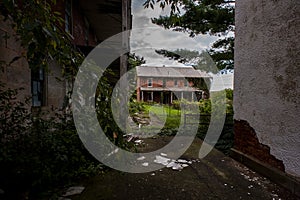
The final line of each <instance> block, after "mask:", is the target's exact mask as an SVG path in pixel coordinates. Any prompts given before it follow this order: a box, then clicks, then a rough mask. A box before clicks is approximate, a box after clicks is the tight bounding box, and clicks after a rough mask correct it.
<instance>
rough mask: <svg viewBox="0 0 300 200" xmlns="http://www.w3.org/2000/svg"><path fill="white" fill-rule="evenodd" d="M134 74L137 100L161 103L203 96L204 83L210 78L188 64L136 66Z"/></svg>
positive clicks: (196, 98)
mask: <svg viewBox="0 0 300 200" xmlns="http://www.w3.org/2000/svg"><path fill="white" fill-rule="evenodd" d="M136 76H137V101H144V102H156V103H163V104H172V102H173V101H174V100H181V99H186V100H189V101H196V100H200V99H201V98H205V90H204V88H205V86H204V85H205V82H207V81H209V80H210V78H211V77H210V76H209V75H208V74H207V73H204V72H201V71H199V70H195V69H194V68H193V67H190V66H187V67H165V66H163V67H157V66H138V67H137V68H136ZM205 79H206V80H205ZM196 82H197V83H198V87H196ZM199 86H200V87H199ZM201 87H203V90H202V89H201Z"/></svg>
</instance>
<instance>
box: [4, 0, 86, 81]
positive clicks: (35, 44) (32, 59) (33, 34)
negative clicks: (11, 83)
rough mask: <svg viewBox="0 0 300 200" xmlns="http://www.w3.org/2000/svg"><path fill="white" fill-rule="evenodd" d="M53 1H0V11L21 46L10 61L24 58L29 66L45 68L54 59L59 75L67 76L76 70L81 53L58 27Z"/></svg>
mask: <svg viewBox="0 0 300 200" xmlns="http://www.w3.org/2000/svg"><path fill="white" fill-rule="evenodd" d="M55 4H56V0H49V1H41V0H26V1H13V0H3V1H2V3H0V14H1V15H3V16H4V21H6V22H8V23H10V25H11V26H12V28H13V29H14V30H15V32H16V35H17V36H18V38H19V39H20V42H21V45H22V47H23V48H24V51H23V52H22V53H21V55H18V56H17V57H15V58H14V59H13V60H12V62H14V61H16V60H18V59H19V58H22V57H24V58H25V59H26V60H27V61H28V63H29V67H30V68H31V69H33V68H38V67H43V68H45V69H48V63H49V61H50V60H55V61H56V62H57V63H58V64H59V65H60V66H61V69H62V74H63V75H64V76H65V77H66V78H70V77H71V76H72V75H74V74H75V73H76V70H77V66H79V65H80V64H81V62H82V60H83V55H82V54H81V53H80V52H79V51H78V50H77V49H76V47H75V46H73V45H72V42H71V38H70V36H69V35H68V33H66V32H65V31H64V30H63V29H62V27H63V22H64V21H63V19H62V17H61V14H60V13H59V12H56V11H54V10H53V9H52V8H53V5H55Z"/></svg>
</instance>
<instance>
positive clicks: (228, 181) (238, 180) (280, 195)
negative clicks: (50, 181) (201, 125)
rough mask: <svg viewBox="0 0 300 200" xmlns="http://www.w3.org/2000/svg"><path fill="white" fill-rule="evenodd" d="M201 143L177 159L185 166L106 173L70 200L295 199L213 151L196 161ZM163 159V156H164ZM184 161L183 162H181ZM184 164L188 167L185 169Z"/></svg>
mask: <svg viewBox="0 0 300 200" xmlns="http://www.w3.org/2000/svg"><path fill="white" fill-rule="evenodd" d="M171 139H172V138H171V137H167V136H165V137H159V138H151V139H145V140H144V144H143V145H141V146H140V151H142V152H149V151H151V150H155V149H158V148H160V147H162V146H164V145H165V144H167V143H168V142H169V141H170V140H171ZM201 143H202V141H201V140H199V139H195V141H194V143H193V144H192V145H191V147H190V148H189V150H188V151H187V152H186V153H185V154H184V155H183V156H182V157H181V159H182V160H181V161H182V162H185V161H187V162H186V165H184V166H186V167H184V168H183V169H181V170H174V169H172V167H171V168H163V169H162V170H158V171H155V172H151V173H144V174H129V173H122V172H118V171H115V170H110V171H108V172H107V173H104V174H103V175H99V176H97V177H94V178H92V179H89V180H87V181H86V182H83V183H81V186H83V187H85V189H84V191H83V192H82V193H81V194H80V195H75V196H70V197H65V198H69V199H74V200H101V199H105V200H106V199H124V200H127V199H128V200H129V199H130V200H131V199H132V200H134V199H139V200H142V199H145V200H148V199H149V200H158V199H164V200H167V199H170V200H173V199H175V200H177V199H180V200H185V199H186V200H190V199H195V200H199V199H200V200H201V199H205V200H206V199H222V200H223V199H230V200H235V199H253V200H259V199H267V200H268V199H270V200H279V199H282V200H283V199H297V197H295V196H293V195H292V194H291V193H290V192H288V191H287V190H285V189H283V188H281V187H279V186H277V185H275V184H274V183H272V182H270V181H269V180H268V179H267V178H265V177H262V176H260V175H259V174H257V173H255V172H253V171H251V170H250V169H248V168H246V167H245V166H243V165H241V164H239V163H238V162H236V161H234V160H233V159H231V158H229V157H227V156H225V155H224V154H222V153H221V152H219V151H217V150H213V151H212V152H211V153H210V154H209V155H208V156H207V157H206V158H205V159H202V160H200V159H197V154H198V152H199V148H200V146H201ZM164 156H165V155H164ZM184 160H185V161H184ZM187 165H188V166H187Z"/></svg>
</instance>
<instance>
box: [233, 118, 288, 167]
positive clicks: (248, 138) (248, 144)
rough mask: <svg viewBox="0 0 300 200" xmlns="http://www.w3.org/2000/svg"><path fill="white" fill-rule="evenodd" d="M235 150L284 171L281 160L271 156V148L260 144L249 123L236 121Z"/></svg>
mask: <svg viewBox="0 0 300 200" xmlns="http://www.w3.org/2000/svg"><path fill="white" fill-rule="evenodd" d="M234 134H235V140H234V148H235V149H237V150H239V151H241V152H243V153H245V154H247V155H250V156H253V157H254V158H256V159H258V160H260V161H262V162H264V163H266V164H269V165H271V166H272V167H276V168H277V169H280V170H281V171H284V170H285V169H284V165H283V162H282V161H281V160H278V159H277V158H276V157H275V156H273V155H271V153H270V147H269V146H267V145H264V144H261V143H259V141H258V138H257V136H256V133H255V130H254V129H253V128H252V127H251V126H250V125H249V123H248V122H247V121H244V120H235V122H234Z"/></svg>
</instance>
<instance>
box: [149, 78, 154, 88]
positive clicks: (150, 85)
mask: <svg viewBox="0 0 300 200" xmlns="http://www.w3.org/2000/svg"><path fill="white" fill-rule="evenodd" d="M152 86H153V79H152V78H149V79H148V87H152Z"/></svg>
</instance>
